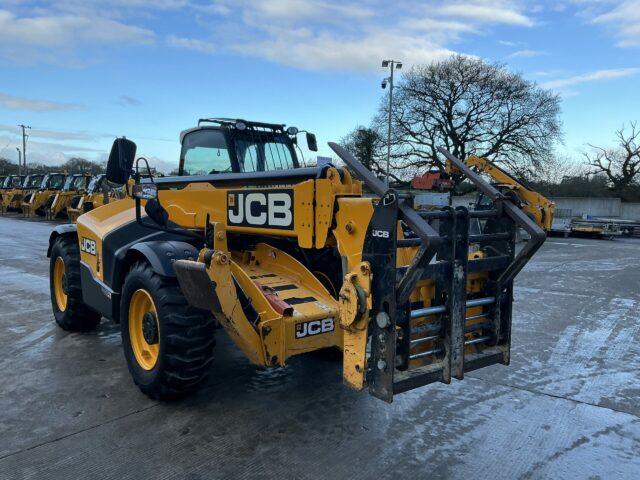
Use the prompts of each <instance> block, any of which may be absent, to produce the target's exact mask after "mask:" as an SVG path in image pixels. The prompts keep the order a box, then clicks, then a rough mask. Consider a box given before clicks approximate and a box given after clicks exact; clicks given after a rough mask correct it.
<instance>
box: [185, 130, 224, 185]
mask: <svg viewBox="0 0 640 480" xmlns="http://www.w3.org/2000/svg"><path fill="white" fill-rule="evenodd" d="M182 158H183V164H182V175H208V174H210V173H224V172H230V171H231V158H230V157H229V149H228V148H227V142H226V140H225V139H224V134H223V133H222V132H221V131H220V130H197V131H195V132H192V133H190V134H188V135H186V136H185V137H184V139H183V141H182Z"/></svg>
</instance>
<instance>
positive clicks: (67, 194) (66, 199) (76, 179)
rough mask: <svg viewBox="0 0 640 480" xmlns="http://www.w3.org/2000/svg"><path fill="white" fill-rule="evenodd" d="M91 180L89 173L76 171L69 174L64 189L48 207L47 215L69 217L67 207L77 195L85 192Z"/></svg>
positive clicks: (48, 216)
mask: <svg viewBox="0 0 640 480" xmlns="http://www.w3.org/2000/svg"><path fill="white" fill-rule="evenodd" d="M90 181H91V175H90V174H88V173H75V174H72V175H67V178H66V180H65V181H64V185H63V187H62V189H61V190H60V191H59V192H57V193H56V194H55V196H54V197H53V201H52V202H51V205H50V206H49V207H48V208H47V209H46V212H45V215H46V217H47V218H48V219H51V220H53V219H56V218H69V217H68V215H67V207H68V206H69V205H70V204H71V202H72V200H73V199H74V198H75V197H80V196H82V195H83V194H84V192H85V191H86V190H87V187H88V186H89V182H90Z"/></svg>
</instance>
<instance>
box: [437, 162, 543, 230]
mask: <svg viewBox="0 0 640 480" xmlns="http://www.w3.org/2000/svg"><path fill="white" fill-rule="evenodd" d="M464 163H465V165H467V167H469V168H472V169H474V170H475V171H476V172H478V173H483V174H486V175H489V176H490V177H491V178H492V179H493V180H494V182H492V185H493V186H494V187H495V188H496V189H497V190H498V191H499V192H500V193H501V194H502V195H503V196H504V197H505V198H507V199H509V200H511V201H512V202H513V203H514V204H515V205H517V206H518V207H519V208H520V209H521V210H522V211H523V212H524V213H525V214H526V215H527V216H528V217H529V218H531V219H532V220H533V221H534V222H536V223H537V224H538V226H539V227H540V228H542V229H543V230H544V231H545V232H548V231H549V230H551V225H552V224H553V215H554V212H555V208H556V205H555V203H553V202H552V201H551V200H549V199H548V198H546V197H545V196H543V195H541V194H539V193H538V192H535V191H533V190H531V189H530V188H528V187H526V186H525V185H524V184H523V183H522V182H519V181H518V180H516V179H515V178H513V177H512V176H511V175H509V174H508V173H507V172H505V171H504V170H502V169H501V168H500V167H498V166H497V165H496V164H494V163H493V162H490V161H489V160H487V159H486V158H483V157H477V156H475V155H471V156H469V157H468V158H467V159H466V160H465V162H464ZM446 170H447V173H448V174H449V175H453V176H456V175H459V174H460V170H459V169H457V168H456V167H455V166H454V165H453V164H452V163H451V162H450V161H448V162H447V166H446ZM482 203H483V198H482V197H481V198H480V199H479V202H478V205H482ZM485 203H487V204H490V203H491V200H489V201H488V202H485Z"/></svg>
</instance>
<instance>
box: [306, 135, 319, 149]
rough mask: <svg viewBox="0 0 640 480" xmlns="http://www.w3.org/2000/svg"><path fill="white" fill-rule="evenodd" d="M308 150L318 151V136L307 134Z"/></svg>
mask: <svg viewBox="0 0 640 480" xmlns="http://www.w3.org/2000/svg"><path fill="white" fill-rule="evenodd" d="M307 148H308V149H309V150H311V151H312V152H317V151H318V142H317V140H316V136H315V135H314V134H313V133H309V132H307Z"/></svg>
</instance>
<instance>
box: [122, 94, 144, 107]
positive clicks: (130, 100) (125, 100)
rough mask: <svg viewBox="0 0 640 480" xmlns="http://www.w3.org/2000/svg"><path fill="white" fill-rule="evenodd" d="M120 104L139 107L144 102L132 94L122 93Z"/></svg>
mask: <svg viewBox="0 0 640 480" xmlns="http://www.w3.org/2000/svg"><path fill="white" fill-rule="evenodd" d="M118 104H120V105H122V106H125V107H139V106H140V105H142V102H141V101H140V100H138V99H137V98H135V97H132V96H130V95H120V96H119V97H118Z"/></svg>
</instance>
